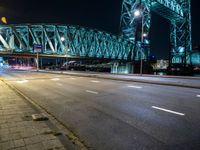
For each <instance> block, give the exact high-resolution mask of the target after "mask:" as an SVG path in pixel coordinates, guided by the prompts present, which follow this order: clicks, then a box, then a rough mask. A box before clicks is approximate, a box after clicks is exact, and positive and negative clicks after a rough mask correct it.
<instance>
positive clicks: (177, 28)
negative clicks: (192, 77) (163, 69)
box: [120, 0, 192, 65]
mask: <svg viewBox="0 0 200 150" xmlns="http://www.w3.org/2000/svg"><path fill="white" fill-rule="evenodd" d="M136 11H140V15H136ZM152 11H153V12H156V13H158V14H159V15H161V16H162V17H164V18H166V19H168V20H169V21H170V41H171V42H170V45H171V50H170V62H171V63H172V64H184V65H187V64H190V63H191V59H190V53H191V51H192V46H191V45H192V44H191V2H190V0H123V3H122V14H121V20H120V26H121V30H122V34H123V36H124V37H125V38H127V39H129V40H130V41H131V42H132V43H133V44H134V52H133V54H132V56H131V58H132V60H138V59H140V58H141V56H142V59H147V57H148V55H149V53H150V48H149V45H150V39H149V31H150V27H151V12H152ZM160 28H162V27H160ZM142 33H145V36H143V35H144V34H143V35H142ZM141 41H142V42H141ZM140 53H142V55H140Z"/></svg>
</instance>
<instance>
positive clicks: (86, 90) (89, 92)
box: [86, 90, 99, 94]
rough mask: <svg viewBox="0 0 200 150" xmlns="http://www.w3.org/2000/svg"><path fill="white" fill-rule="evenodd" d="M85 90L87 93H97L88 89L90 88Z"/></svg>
mask: <svg viewBox="0 0 200 150" xmlns="http://www.w3.org/2000/svg"><path fill="white" fill-rule="evenodd" d="M86 92H88V93H92V94H99V93H98V92H95V91H90V90H86Z"/></svg>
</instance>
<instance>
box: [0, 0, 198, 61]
mask: <svg viewBox="0 0 200 150" xmlns="http://www.w3.org/2000/svg"><path fill="white" fill-rule="evenodd" d="M191 1H192V39H193V45H200V36H199V35H200V9H199V8H198V7H199V6H200V1H199V0H191ZM121 5H122V0H0V16H6V17H7V20H8V24H19V23H59V24H72V25H80V26H84V27H90V28H96V29H99V30H104V31H106V32H110V33H113V34H119V31H120V29H119V24H120V15H121ZM150 38H151V53H152V54H154V55H156V56H157V58H168V54H169V23H168V21H167V20H165V19H163V18H161V17H160V16H158V15H157V14H154V13H153V14H152V28H151V36H150Z"/></svg>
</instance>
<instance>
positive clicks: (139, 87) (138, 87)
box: [128, 85, 142, 89]
mask: <svg viewBox="0 0 200 150" xmlns="http://www.w3.org/2000/svg"><path fill="white" fill-rule="evenodd" d="M128 87H130V88H135V89H141V88H142V87H141V86H134V85H129V86H128Z"/></svg>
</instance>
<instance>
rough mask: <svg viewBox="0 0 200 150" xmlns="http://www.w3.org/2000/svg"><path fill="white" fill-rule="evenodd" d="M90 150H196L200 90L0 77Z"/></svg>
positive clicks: (15, 74) (45, 76) (11, 75)
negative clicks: (61, 123)
mask: <svg viewBox="0 0 200 150" xmlns="http://www.w3.org/2000/svg"><path fill="white" fill-rule="evenodd" d="M0 78H4V79H6V82H9V83H10V84H12V85H14V86H15V87H16V88H18V89H19V90H21V91H22V92H23V93H24V94H25V95H26V96H28V97H30V98H31V99H33V100H34V101H36V102H37V103H39V104H40V105H42V106H43V107H45V108H46V109H47V110H48V111H50V112H51V113H52V114H54V115H55V116H56V117H57V118H58V119H59V120H61V121H62V122H63V123H64V124H66V126H68V128H70V129H71V130H72V131H73V132H74V133H75V134H76V135H78V137H79V138H80V139H81V140H82V141H83V142H84V143H85V144H86V145H87V146H89V147H90V148H91V149H97V150H151V149H152V150H165V149H172V150H199V149H200V90H199V89H190V88H182V87H173V86H162V85H155V84H152V85H151V84H143V83H135V82H124V81H116V80H108V79H98V78H87V77H74V76H69V75H59V74H58V75H56V74H46V73H36V72H15V71H9V72H0Z"/></svg>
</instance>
